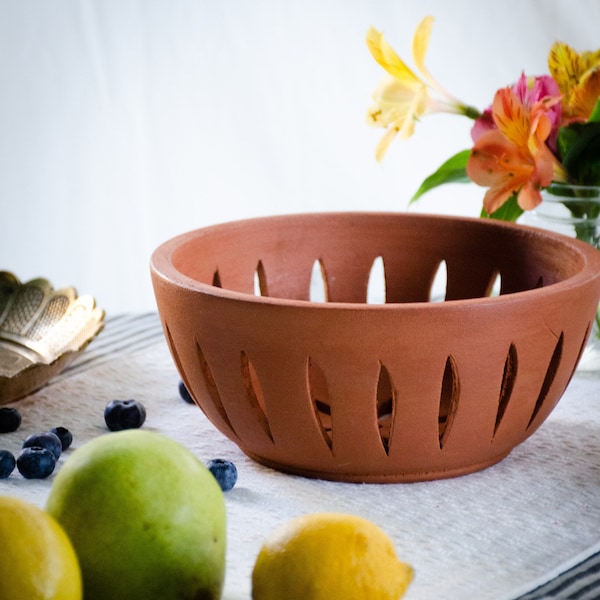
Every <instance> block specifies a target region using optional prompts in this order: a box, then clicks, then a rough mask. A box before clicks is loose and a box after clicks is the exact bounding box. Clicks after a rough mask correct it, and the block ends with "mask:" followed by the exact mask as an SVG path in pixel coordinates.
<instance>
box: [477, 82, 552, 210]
mask: <svg viewBox="0 0 600 600" xmlns="http://www.w3.org/2000/svg"><path fill="white" fill-rule="evenodd" d="M558 101H560V99H559V98H546V99H542V100H538V101H536V102H534V103H533V104H532V105H527V104H526V103H523V102H522V101H521V100H520V99H519V97H518V96H517V95H516V94H515V93H514V92H513V91H512V90H511V89H510V88H505V89H501V90H499V91H498V92H496V95H495V97H494V102H493V105H492V116H493V119H494V123H495V124H496V127H497V129H492V130H489V131H487V132H485V133H483V134H482V135H481V136H480V137H479V138H478V140H477V141H476V143H475V145H474V146H473V149H472V151H471V156H470V158H469V161H468V163H467V174H468V176H469V177H470V179H471V180H472V181H474V182H475V183H477V184H479V185H482V186H485V187H488V188H489V189H488V191H487V192H486V194H485V196H484V199H483V205H484V208H485V210H486V211H487V212H488V213H489V214H492V213H493V212H495V211H496V210H498V208H500V207H501V206H502V205H503V204H504V203H505V202H506V201H507V200H508V199H509V198H510V197H511V196H512V195H513V194H517V201H518V203H519V206H520V207H521V208H522V209H524V210H530V209H532V208H535V207H536V206H537V205H538V204H539V203H540V202H541V201H542V198H541V195H540V189H541V188H543V187H547V186H549V185H550V184H551V183H552V180H553V178H555V177H556V176H557V175H558V176H559V177H560V176H561V175H562V174H561V173H560V169H559V165H558V163H557V161H556V159H555V158H554V156H553V154H552V153H551V152H550V150H549V149H548V147H547V146H546V144H545V141H546V139H547V138H548V136H549V135H550V132H551V130H552V123H551V120H550V117H549V116H548V115H547V114H546V113H547V111H548V110H549V108H550V107H551V106H552V105H553V104H554V103H556V102H558ZM555 171H556V172H555Z"/></svg>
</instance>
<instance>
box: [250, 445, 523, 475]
mask: <svg viewBox="0 0 600 600" xmlns="http://www.w3.org/2000/svg"><path fill="white" fill-rule="evenodd" d="M242 451H243V452H244V454H245V455H246V456H248V458H251V459H252V460H253V461H255V462H257V463H258V464H260V465H262V466H264V467H268V468H270V469H274V470H275V471H280V472H281V473H287V474H288V475H298V476H300V477H307V478H309V479H323V480H326V481H340V482H345V483H417V482H419V481H435V480H438V479H451V478H453V477H460V476H462V475H469V474H471V473H476V472H478V471H483V470H484V469H487V468H488V467H492V466H494V465H496V464H498V463H499V462H501V461H502V460H504V459H505V458H506V457H507V456H508V455H509V454H510V453H511V450H509V451H508V452H505V453H503V454H500V455H499V456H494V457H493V458H491V459H488V460H485V461H482V462H479V463H474V464H470V465H465V466H460V467H456V468H454V469H440V470H431V471H409V472H406V473H373V474H365V473H345V472H338V471H319V470H313V469H305V468H302V467H294V466H293V465H288V464H281V463H278V462H275V461H271V460H268V459H265V458H262V457H261V456H256V455H255V454H252V453H251V452H247V451H246V450H244V449H243V448H242Z"/></svg>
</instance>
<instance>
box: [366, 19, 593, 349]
mask: <svg viewBox="0 0 600 600" xmlns="http://www.w3.org/2000/svg"><path fill="white" fill-rule="evenodd" d="M432 26H433V17H431V16H427V17H425V18H424V19H423V20H422V21H421V22H420V24H419V25H418V27H417V29H416V31H415V34H414V37H413V42H412V56H413V61H414V63H415V66H416V68H417V70H418V72H419V73H420V74H421V76H419V75H417V74H416V73H415V72H414V71H413V70H412V69H410V68H409V67H408V66H407V64H406V63H405V62H404V61H403V60H402V59H401V58H400V56H399V55H398V54H397V53H396V52H395V51H394V49H393V48H392V47H391V46H390V44H389V43H388V42H387V41H386V39H385V37H384V35H383V34H382V33H381V32H380V31H378V30H376V29H375V28H373V27H371V29H369V31H368V33H367V38H366V41H367V46H368V48H369V50H370V52H371V54H372V55H373V58H375V60H376V61H377V62H378V63H379V65H381V66H382V67H383V68H384V69H385V71H386V77H385V78H384V79H383V81H382V82H381V83H380V84H379V86H378V87H377V88H376V90H375V92H374V93H373V104H372V106H371V107H370V108H369V110H368V115H367V121H368V123H369V124H370V125H372V126H375V127H382V128H384V129H385V130H386V132H385V135H384V136H383V138H382V139H381V141H380V142H379V144H378V145H377V149H376V158H377V159H378V160H381V159H382V158H383V156H384V154H385V152H386V150H387V148H388V147H389V145H390V143H391V142H392V140H393V139H394V138H395V137H399V138H401V139H407V138H409V137H410V136H411V135H412V134H413V132H414V129H415V125H416V123H417V122H418V121H419V119H420V118H421V117H423V116H425V115H427V114H430V113H439V112H446V113H453V114H458V115H463V116H465V117H468V118H470V119H471V120H472V121H473V125H472V128H471V138H472V140H473V146H472V147H471V148H470V149H467V150H464V151H461V152H459V153H458V154H456V155H454V156H452V157H451V158H449V159H448V160H447V161H446V162H444V163H443V164H442V165H441V166H440V167H439V168H438V169H437V170H436V171H434V172H433V173H432V174H431V175H429V176H428V177H427V178H426V179H425V180H424V181H423V183H422V184H421V186H420V187H419V189H418V190H417V191H416V193H415V194H414V195H413V197H412V198H411V200H410V202H411V203H412V202H414V201H416V200H417V199H419V198H420V197H421V196H422V195H423V194H425V193H426V192H428V191H429V190H431V189H433V188H436V187H438V186H440V185H443V184H446V183H452V182H454V183H458V182H463V183H464V182H474V183H476V184H478V185H481V186H483V187H485V188H487V190H486V192H485V194H484V197H483V208H482V212H481V216H483V217H491V218H495V219H502V220H506V221H516V220H517V219H518V218H519V217H520V216H521V215H522V214H523V212H524V211H531V210H533V209H536V208H537V207H539V205H540V204H542V201H543V200H544V203H545V204H549V203H554V202H558V203H560V204H561V205H563V207H565V208H566V210H567V211H568V214H569V215H570V223H572V226H573V232H572V233H573V234H574V235H575V236H576V237H577V238H579V239H582V240H584V241H586V242H588V243H590V244H592V245H594V246H595V247H596V248H598V247H600V239H599V234H598V230H599V227H600V226H599V218H600V50H596V51H593V52H583V53H578V52H577V51H576V50H574V49H573V48H572V47H570V46H569V45H567V44H565V43H563V42H558V41H557V42H555V43H554V44H553V45H552V47H551V48H550V52H549V55H548V71H549V74H548V75H538V76H527V75H525V73H522V74H521V76H520V77H519V78H518V79H517V81H516V83H514V84H513V85H510V86H507V87H503V88H501V89H499V90H498V91H497V92H496V93H495V95H494V98H493V101H492V103H491V106H489V107H488V108H486V109H484V110H482V111H480V110H479V109H477V108H475V107H473V106H470V105H468V104H465V103H463V102H461V101H460V100H458V99H457V98H455V97H454V96H452V95H451V94H450V93H448V92H447V91H446V90H445V89H444V88H443V87H442V86H441V85H440V84H439V83H438V82H437V81H436V80H435V79H434V78H433V77H432V76H431V74H430V72H429V71H428V69H427V67H426V65H425V55H426V53H427V48H428V45H429V39H430V36H431V31H432ZM599 324H600V314H599V315H597V316H596V333H595V336H596V338H598V343H600V334H599V333H598V325H599Z"/></svg>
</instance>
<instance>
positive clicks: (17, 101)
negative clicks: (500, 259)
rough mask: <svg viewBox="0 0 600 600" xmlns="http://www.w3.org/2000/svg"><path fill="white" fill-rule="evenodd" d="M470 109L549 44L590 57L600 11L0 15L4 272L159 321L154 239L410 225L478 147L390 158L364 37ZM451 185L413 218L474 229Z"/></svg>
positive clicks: (460, 7)
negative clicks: (422, 67) (327, 215)
mask: <svg viewBox="0 0 600 600" xmlns="http://www.w3.org/2000/svg"><path fill="white" fill-rule="evenodd" d="M426 14H432V15H434V16H435V18H436V21H435V24H434V31H433V36H432V42H431V45H430V49H429V54H428V61H427V62H428V65H429V67H430V70H431V71H432V72H433V74H434V75H435V76H436V78H437V79H438V80H439V81H440V82H441V83H442V84H443V85H444V86H445V87H446V88H448V89H449V90H450V91H452V92H453V93H454V94H455V95H457V96H458V97H460V98H461V99H462V100H464V101H465V102H469V103H472V104H475V105H476V106H478V107H480V108H484V107H485V106H487V105H488V104H489V103H490V102H491V99H492V96H493V94H494V92H495V90H496V89H497V88H499V87H501V86H504V85H507V84H510V83H512V82H513V81H514V80H515V79H516V78H517V77H518V76H519V75H520V73H521V71H522V70H525V72H526V73H527V74H532V75H533V74H539V73H545V72H547V69H546V56H547V53H548V50H549V48H550V45H551V44H552V42H553V41H554V40H555V39H562V40H563V41H566V42H568V43H570V44H571V45H573V46H574V47H575V48H576V49H578V50H580V51H581V50H586V49H589V50H592V49H596V48H597V47H599V46H600V35H599V33H598V27H599V25H600V2H599V1H598V0H504V1H503V2H491V1H488V2H484V1H482V0H452V1H451V2H449V1H448V0H419V1H418V2H414V1H412V0H301V1H300V0H296V1H289V2H287V1H285V2H284V1H282V0H222V1H221V2H218V1H216V0H211V1H209V0H145V1H144V0H104V1H101V0H95V1H94V0H80V1H75V0H73V1H68V0H54V1H52V2H48V0H26V1H22V2H15V1H14V0H0V81H1V84H2V94H1V95H0V207H1V210H2V218H1V220H0V269H4V270H10V271H13V272H14V273H15V274H16V275H17V276H18V277H20V278H21V279H23V280H27V279H30V278H32V277H36V276H45V277H48V278H49V279H50V280H51V281H52V282H53V283H54V284H55V286H56V287H62V286H66V285H74V286H75V287H76V288H77V289H78V291H79V292H80V293H91V294H93V295H94V296H95V297H96V299H97V301H98V304H99V305H100V306H102V307H103V308H105V309H106V310H107V311H109V312H121V311H129V310H147V309H153V308H154V306H155V305H154V299H153V296H152V291H151V285H150V278H149V271H148V261H149V257H150V254H151V252H152V250H153V249H154V248H155V247H156V246H157V245H158V244H159V243H161V242H162V241H164V240H166V239H168V238H170V237H172V236H173V235H176V234H178V233H181V232H183V231H186V230H188V229H192V228H196V227H202V226H205V225H209V224H213V223H217V222H221V221H227V220H232V219H237V218H245V217H251V216H260V215H267V214H276V213H291V212H305V211H322V210H384V211H402V210H407V201H408V198H409V197H410V195H411V194H412V193H413V192H414V191H415V189H416V188H417V187H418V185H419V183H420V181H421V180H422V179H423V177H425V176H426V175H427V174H429V173H430V172H431V171H432V170H433V169H435V168H436V167H437V166H438V165H439V164H440V163H441V162H442V161H443V160H445V159H446V158H448V157H449V156H450V155H451V154H453V153H454V152H456V151H458V150H461V149H464V148H467V147H468V146H469V144H470V138H469V128H470V122H468V121H467V120H466V119H464V118H461V117H455V116H450V115H435V116H431V117H428V118H427V119H425V120H424V121H423V122H421V123H420V124H419V125H418V127H417V133H416V135H415V137H413V138H412V139H411V140H409V141H407V142H396V143H395V144H394V145H393V147H392V149H391V150H390V152H389V153H388V155H387V156H386V159H385V161H384V162H383V164H378V163H376V161H375V159H374V150H375V146H376V143H377V141H378V139H379V137H380V135H381V133H382V132H381V130H377V129H372V128H370V127H368V126H367V125H366V123H365V113H366V109H367V107H368V106H369V104H370V95H371V92H372V91H373V89H374V88H375V86H376V85H377V83H378V82H379V80H380V78H381V76H382V74H383V72H382V70H381V68H380V67H379V66H378V65H377V64H376V63H375V62H374V60H373V59H372V58H371V56H370V54H369V53H368V51H367V49H366V45H365V42H364V38H365V33H366V31H367V29H368V27H369V26H370V25H374V26H375V27H377V28H378V29H382V30H383V31H384V32H385V33H386V35H387V37H388V39H389V40H390V41H391V43H392V44H393V45H394V47H395V48H396V50H397V51H398V52H399V53H400V54H401V56H403V57H404V58H405V59H407V60H409V59H410V43H411V38H412V33H413V31H414V29H415V27H416V25H417V23H418V22H419V21H420V20H421V18H422V17H423V16H425V15H426ZM481 196H482V190H481V189H478V188H476V187H475V186H474V185H466V186H465V185H454V186H448V187H446V188H444V189H442V190H439V191H436V192H435V193H431V194H430V195H428V196H426V197H424V198H423V200H422V201H421V202H420V203H419V204H418V205H417V206H416V207H415V208H411V209H410V210H419V211H423V212H438V213H446V214H450V213H452V214H464V215H473V216H475V215H477V214H478V213H479V208H480V205H479V200H480V198H481Z"/></svg>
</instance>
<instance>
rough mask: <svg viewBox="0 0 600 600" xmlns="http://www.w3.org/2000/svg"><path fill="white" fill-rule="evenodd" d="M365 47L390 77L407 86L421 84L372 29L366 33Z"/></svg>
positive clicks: (379, 34) (379, 33) (380, 34)
mask: <svg viewBox="0 0 600 600" xmlns="http://www.w3.org/2000/svg"><path fill="white" fill-rule="evenodd" d="M367 46H368V48H369V50H370V52H371V54H372V55H373V58H374V59H375V60H376V61H377V62H378V63H379V64H380V65H381V66H382V67H383V68H384V69H385V70H386V71H387V72H388V73H389V74H390V75H391V76H392V77H395V78H396V79H398V80H400V81H404V82H406V83H408V84H409V85H411V84H412V85H414V84H416V83H420V82H421V80H420V79H419V78H418V77H417V76H416V75H415V74H414V73H413V72H412V71H411V70H410V69H409V67H408V66H407V65H406V64H405V63H404V61H403V60H402V59H401V58H400V57H399V56H398V55H397V54H396V52H395V51H394V49H393V48H392V47H391V46H390V45H389V44H388V42H387V41H386V39H385V37H384V36H383V34H382V33H381V32H380V31H377V29H375V28H374V27H371V28H370V29H369V31H368V32H367Z"/></svg>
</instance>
